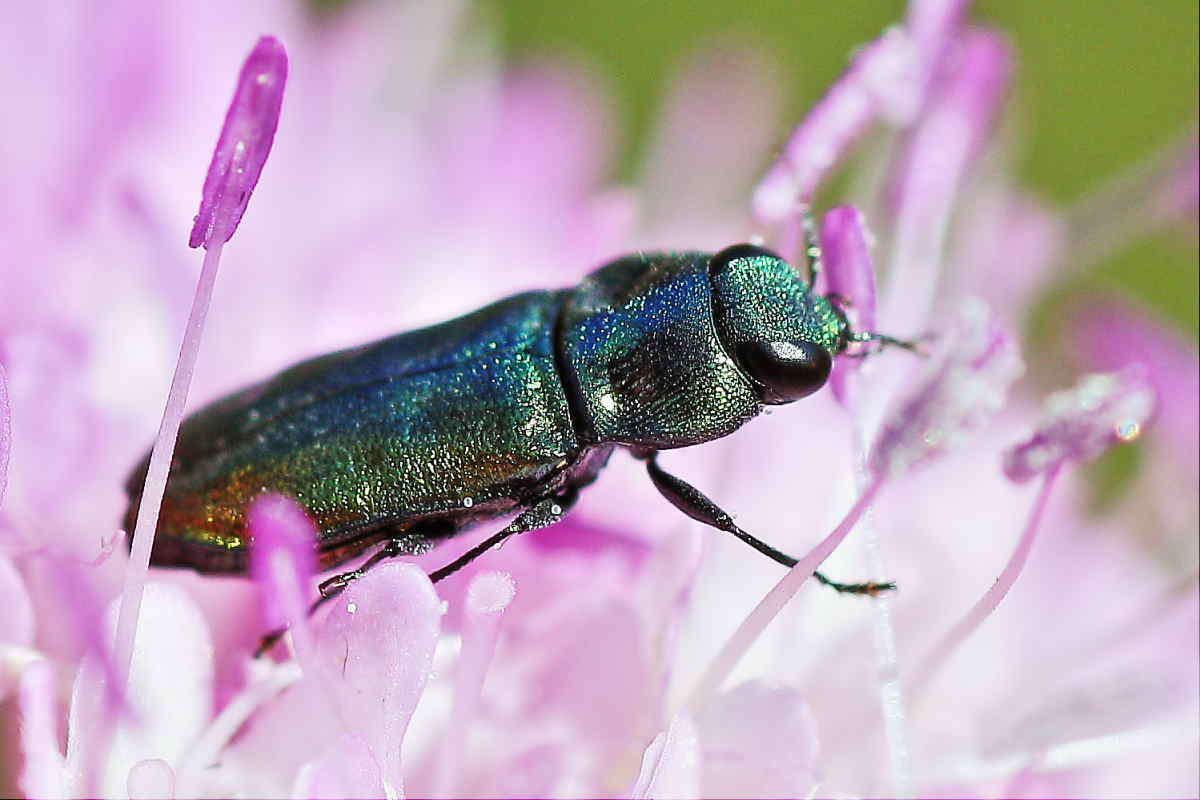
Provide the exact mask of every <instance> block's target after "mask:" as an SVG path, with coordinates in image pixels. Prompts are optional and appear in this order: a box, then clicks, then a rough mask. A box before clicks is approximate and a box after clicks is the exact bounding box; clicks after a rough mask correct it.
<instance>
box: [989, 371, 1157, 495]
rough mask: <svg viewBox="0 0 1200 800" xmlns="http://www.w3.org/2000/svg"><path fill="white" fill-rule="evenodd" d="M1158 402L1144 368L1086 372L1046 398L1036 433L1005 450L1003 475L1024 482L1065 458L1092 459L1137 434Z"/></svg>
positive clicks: (1138, 434) (1079, 460) (1073, 459)
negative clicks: (1077, 380)
mask: <svg viewBox="0 0 1200 800" xmlns="http://www.w3.org/2000/svg"><path fill="white" fill-rule="evenodd" d="M1154 404H1155V398H1154V390H1153V389H1152V388H1151V387H1150V384H1149V383H1148V382H1147V381H1146V379H1145V377H1143V375H1142V374H1141V370H1138V369H1133V368H1131V369H1127V370H1125V371H1123V372H1117V373H1107V374H1092V375H1085V376H1084V377H1083V378H1082V379H1081V380H1080V381H1079V383H1078V384H1076V385H1075V386H1074V387H1072V388H1071V389H1067V390H1064V391H1061V392H1055V393H1054V394H1052V395H1050V397H1049V398H1047V400H1046V406H1045V411H1044V414H1043V417H1042V421H1041V423H1040V424H1039V425H1038V427H1037V429H1036V430H1035V431H1034V432H1033V434H1032V436H1030V437H1029V438H1028V439H1027V440H1025V441H1024V442H1021V443H1020V444H1018V445H1016V446H1014V447H1013V448H1012V449H1010V450H1009V451H1008V452H1007V453H1005V455H1004V473H1005V474H1006V475H1007V476H1008V477H1009V479H1011V480H1013V481H1017V482H1019V483H1020V482H1024V481H1028V480H1030V479H1032V478H1034V477H1035V476H1037V475H1039V474H1042V473H1044V472H1046V471H1048V470H1050V469H1052V468H1054V467H1056V466H1058V465H1060V464H1062V463H1064V462H1066V461H1076V462H1084V461H1091V460H1092V459H1094V458H1097V457H1098V456H1100V455H1101V454H1102V453H1103V452H1104V451H1105V450H1107V449H1108V448H1110V447H1112V446H1113V445H1116V444H1120V443H1122V442H1131V441H1133V440H1134V439H1136V438H1138V436H1140V435H1141V432H1142V431H1143V430H1144V429H1145V426H1146V421H1147V420H1148V419H1149V418H1150V415H1151V414H1152V413H1153V411H1154Z"/></svg>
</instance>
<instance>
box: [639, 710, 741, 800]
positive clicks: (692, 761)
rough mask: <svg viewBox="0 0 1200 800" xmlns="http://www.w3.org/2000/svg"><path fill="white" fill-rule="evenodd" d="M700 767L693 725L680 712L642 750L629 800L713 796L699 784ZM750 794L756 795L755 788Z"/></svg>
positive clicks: (684, 713)
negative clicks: (639, 764)
mask: <svg viewBox="0 0 1200 800" xmlns="http://www.w3.org/2000/svg"><path fill="white" fill-rule="evenodd" d="M702 764H703V759H702V755H701V752H700V742H699V740H698V738H697V735H696V724H695V723H694V722H693V721H692V718H691V716H689V715H688V714H687V712H683V713H681V714H679V715H678V716H676V717H675V718H674V719H673V720H671V725H670V727H668V728H667V729H666V731H664V732H663V733H660V734H658V735H657V736H655V737H654V741H652V742H651V743H650V746H649V747H647V748H646V752H645V753H644V754H643V755H642V769H641V772H640V773H639V774H638V778H637V781H636V782H635V783H634V786H633V789H632V791H631V792H630V797H632V798H634V800H651V799H652V798H654V799H657V798H663V799H664V800H665V799H666V798H681V799H683V798H693V797H716V796H718V795H714V794H712V793H710V792H709V791H708V787H707V786H706V785H704V784H702V782H701V766H702ZM702 787H703V788H702ZM754 794H755V795H756V796H757V795H758V790H757V789H756V790H755V792H754Z"/></svg>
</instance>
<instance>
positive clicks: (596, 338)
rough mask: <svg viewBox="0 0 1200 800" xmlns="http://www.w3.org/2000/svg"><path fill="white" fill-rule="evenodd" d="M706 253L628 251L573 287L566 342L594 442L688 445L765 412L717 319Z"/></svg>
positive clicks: (661, 446)
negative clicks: (720, 332)
mask: <svg viewBox="0 0 1200 800" xmlns="http://www.w3.org/2000/svg"><path fill="white" fill-rule="evenodd" d="M709 258H710V254H708V253H680V254H677V255H670V256H663V255H657V256H630V257H628V258H623V259H621V260H619V261H615V262H613V263H611V264H609V265H608V266H606V267H604V268H602V269H600V270H597V271H596V272H593V273H592V274H591V275H589V276H588V277H587V278H586V279H584V281H583V283H581V284H580V286H579V288H578V289H576V290H575V293H574V294H573V295H572V297H571V300H570V301H569V302H568V304H567V309H566V311H565V313H564V320H563V325H564V333H563V345H564V348H565V349H566V354H567V361H568V362H569V363H570V365H571V367H572V368H573V369H574V371H575V380H576V381H577V382H578V385H579V390H578V395H579V396H580V397H581V398H582V402H583V405H585V406H586V414H587V422H588V424H589V425H590V426H591V430H592V435H594V436H595V438H596V439H597V440H599V441H601V442H620V443H624V444H635V445H640V446H649V447H653V448H655V449H667V448H672V447H685V446H688V445H693V444H698V443H700V442H705V441H709V440H711V439H716V438H719V437H722V436H726V435H728V434H730V433H733V432H734V431H735V430H737V429H738V428H739V427H741V426H742V425H743V424H744V423H745V422H747V421H748V420H750V419H751V418H753V417H754V416H755V415H756V414H757V413H758V412H759V410H760V406H759V401H758V393H757V392H756V390H755V388H754V386H753V385H752V384H751V383H750V381H749V379H747V378H746V376H745V375H744V374H742V372H741V370H740V369H739V368H738V367H737V365H736V364H734V362H733V359H732V358H730V356H729V354H728V353H727V352H726V351H725V349H724V347H722V345H721V340H720V337H719V336H718V335H717V330H716V328H715V326H714V324H713V309H712V288H711V286H710V285H709V282H708V261H709Z"/></svg>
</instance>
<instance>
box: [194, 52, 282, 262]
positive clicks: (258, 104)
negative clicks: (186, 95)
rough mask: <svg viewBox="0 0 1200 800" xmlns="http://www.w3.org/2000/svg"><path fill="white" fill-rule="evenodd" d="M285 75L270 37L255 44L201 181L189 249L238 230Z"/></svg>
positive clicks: (274, 123) (218, 240) (276, 115)
mask: <svg viewBox="0 0 1200 800" xmlns="http://www.w3.org/2000/svg"><path fill="white" fill-rule="evenodd" d="M287 71H288V62H287V53H286V52H285V51H284V49H283V45H282V44H280V43H279V41H278V40H277V39H275V38H274V37H271V36H264V37H262V38H261V39H259V40H258V43H257V44H256V45H255V46H254V49H253V50H252V51H251V52H250V55H249V56H247V57H246V61H245V63H243V64H242V71H241V73H240V74H239V75H238V85H237V90H236V91H235V93H234V95H233V101H232V102H231V103H230V104H229V111H227V112H226V114H225V124H224V126H222V128H221V136H220V137H219V138H218V139H217V146H216V148H215V149H214V150H213V157H212V162H211V163H210V164H209V166H208V175H207V176H206V177H205V179H204V191H203V194H202V199H201V201H200V211H199V213H198V214H197V215H196V222H195V224H194V225H193V226H192V233H191V237H190V238H189V239H188V244H189V245H190V246H191V247H201V246H204V247H211V246H212V245H214V244H223V243H225V242H227V241H229V238H230V237H231V236H233V232H234V231H236V230H237V226H238V223H239V222H241V220H242V214H243V213H245V211H246V205H247V204H248V203H249V202H250V194H251V193H252V192H253V191H254V186H255V184H257V183H258V176H259V175H260V174H261V173H262V168H263V165H264V164H266V163H267V155H268V154H269V153H270V152H271V143H272V142H273V141H274V139H275V129H276V127H277V126H278V125H279V110H280V108H281V107H282V105H283V88H284V84H285V83H287Z"/></svg>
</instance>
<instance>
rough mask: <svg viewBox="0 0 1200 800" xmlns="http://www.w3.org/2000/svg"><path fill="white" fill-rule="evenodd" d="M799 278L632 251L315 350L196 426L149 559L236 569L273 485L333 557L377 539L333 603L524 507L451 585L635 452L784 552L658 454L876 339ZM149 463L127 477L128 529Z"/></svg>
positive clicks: (713, 514)
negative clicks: (464, 307) (587, 271)
mask: <svg viewBox="0 0 1200 800" xmlns="http://www.w3.org/2000/svg"><path fill="white" fill-rule="evenodd" d="M814 252H815V250H814ZM811 272H812V274H813V275H815V272H816V266H815V261H814V265H813V268H812V270H811ZM813 275H810V276H809V277H810V279H811V277H812V276H813ZM809 286H810V285H809V282H807V281H806V280H805V279H804V278H803V277H802V276H801V275H800V273H798V272H797V271H796V270H795V269H794V268H793V267H792V266H791V265H790V264H788V263H787V262H786V261H784V260H783V259H782V258H780V257H779V256H777V255H775V254H774V253H771V252H769V251H767V250H764V249H761V248H758V247H754V246H751V245H736V246H734V247H730V248H727V249H725V250H722V251H721V252H719V253H716V254H709V253H700V252H687V253H657V254H644V255H636V256H629V257H626V258H622V259H620V260H617V261H614V262H612V263H610V264H607V265H606V266H603V267H601V268H600V269H598V270H596V271H595V272H593V273H592V274H591V275H589V276H588V277H587V278H585V279H584V280H583V282H582V283H581V284H580V285H579V286H577V287H576V288H574V289H567V290H560V291H540V292H528V293H525V294H520V295H516V296H514V297H510V298H507V299H505V300H501V301H499V302H497V303H495V304H493V305H490V306H487V307H486V308H483V309H480V310H479V311H476V312H474V313H472V314H468V315H466V316H464V317H460V318H458V319H455V320H451V321H449V322H445V323H442V324H440V325H435V326H433V327H429V328H425V329H422V330H418V331H413V332H410V333H404V334H400V335H398V336H393V337H391V338H388V339H384V340H382V341H379V342H375V343H373V344H368V345H364V346H362V347H358V348H354V349H350V350H344V351H341V352H338V353H333V354H331V355H327V356H322V357H320V358H315V359H312V360H310V361H305V362H303V363H301V364H298V365H296V366H294V367H292V368H290V369H288V370H286V371H284V372H282V373H280V374H279V375H277V376H276V377H274V378H272V379H270V380H268V381H266V382H265V383H261V384H258V385H256V386H252V387H250V388H247V389H244V390H242V391H240V392H237V393H235V394H233V395H230V396H229V397H226V398H224V399H222V400H219V401H217V402H215V403H213V404H212V405H210V406H208V407H207V408H204V409H202V410H201V411H199V412H197V413H196V414H194V415H193V416H191V417H190V418H189V419H187V420H186V421H185V422H184V424H183V427H182V429H181V431H180V435H179V443H178V446H177V448H176V451H175V457H174V461H173V463H172V465H171V471H170V477H169V481H168V484H167V489H166V496H165V499H164V501H163V506H162V514H161V519H160V521H159V524H158V533H157V538H156V539H155V545H154V552H153V562H154V563H156V564H161V565H174V566H185V567H191V568H193V569H196V570H199V571H201V572H217V573H238V572H244V571H245V570H246V568H247V560H248V559H247V553H248V549H249V547H250V546H251V544H252V542H251V540H250V538H249V536H248V533H247V530H246V508H247V505H248V504H249V503H250V501H251V500H252V499H253V498H254V497H255V496H257V495H259V494H261V493H264V492H280V493H283V494H286V495H289V496H291V497H293V498H295V499H296V500H297V501H298V502H299V503H300V504H301V505H302V506H303V507H304V508H305V509H306V510H307V512H308V514H309V515H310V517H311V518H312V520H313V521H314V522H315V524H316V526H317V529H318V530H319V532H320V536H319V539H318V541H317V543H316V546H317V548H318V553H319V563H320V565H321V567H322V568H329V567H333V566H335V565H337V564H340V563H342V562H344V561H347V560H348V559H350V558H352V557H354V556H356V555H358V554H361V553H363V552H364V551H366V550H367V549H369V548H371V547H372V546H375V545H379V544H382V547H381V548H380V550H379V551H378V552H377V553H376V554H374V555H373V556H372V557H371V558H370V559H368V560H367V561H366V562H365V563H364V565H363V566H361V567H359V568H358V569H357V570H354V571H352V572H347V573H344V574H342V575H339V576H337V577H335V578H333V579H330V580H329V581H326V583H325V584H323V586H322V595H323V597H324V598H325V599H327V598H328V597H331V596H333V594H335V593H336V592H337V591H338V590H339V589H340V588H341V587H342V586H344V585H345V584H346V582H347V581H349V580H350V579H352V578H355V577H357V576H358V575H361V574H362V572H363V571H364V570H366V569H368V568H370V566H372V565H373V564H375V563H377V562H378V561H380V560H382V559H384V558H388V557H391V556H395V555H402V554H417V553H422V552H424V551H426V550H428V549H429V548H430V547H432V546H433V545H434V544H435V543H437V542H438V541H440V540H443V539H445V538H447V537H450V536H453V535H454V534H456V533H458V532H459V531H461V530H463V529H464V528H466V527H468V526H470V525H473V524H475V523H478V522H481V521H484V520H489V519H494V518H497V517H501V516H505V515H511V514H517V516H516V519H515V520H514V521H513V522H512V523H511V524H510V525H508V526H507V527H506V528H504V529H503V530H502V531H500V532H499V533H497V534H496V535H494V536H492V537H491V538H489V539H487V540H486V541H484V542H483V543H482V544H480V545H479V546H478V547H476V548H473V549H472V550H470V551H469V552H467V553H466V554H465V555H463V556H462V557H461V558H459V559H458V560H456V561H454V562H453V563H451V564H449V565H447V566H446V567H444V568H443V569H441V570H438V571H437V572H435V573H433V575H432V576H431V577H432V578H433V579H434V580H439V579H441V578H443V577H445V576H446V575H448V574H450V573H451V572H453V571H454V570H456V569H458V568H459V567H461V566H463V565H464V564H466V563H468V562H469V561H470V560H472V559H473V558H475V557H476V556H477V555H479V554H480V553H483V552H485V551H486V550H487V549H488V548H490V547H492V546H494V545H495V544H496V543H498V542H499V541H502V540H503V539H505V538H507V537H508V536H512V535H514V534H517V533H522V532H525V531H531V530H535V529H538V528H542V527H545V526H547V525H550V524H552V523H554V522H556V521H558V520H559V519H560V518H561V517H562V515H563V514H564V513H566V511H567V510H568V509H569V508H570V506H571V505H572V503H573V502H574V500H575V498H576V495H577V493H578V491H579V489H581V488H582V487H584V486H587V485H588V484H589V483H591V482H592V481H594V480H595V478H596V476H597V474H598V472H599V471H600V470H601V468H602V467H603V466H604V465H605V463H606V462H607V460H608V458H609V455H610V454H611V453H612V451H613V449H614V448H615V447H618V446H625V447H628V448H630V449H631V450H632V451H633V452H634V454H635V455H637V456H638V457H640V458H642V459H644V460H645V461H646V464H647V469H648V471H649V475H650V478H651V479H652V480H653V482H654V484H655V486H656V487H657V488H658V490H659V491H660V492H661V493H662V494H663V495H664V496H665V497H666V498H667V499H668V500H670V501H671V502H672V503H673V504H674V505H675V506H677V507H678V508H679V509H680V510H682V511H683V512H684V513H686V514H688V515H689V516H691V517H693V518H695V519H697V520H700V521H701V522H704V523H706V524H708V525H711V526H713V527H716V528H719V529H721V530H724V531H728V532H730V533H733V534H734V535H736V536H738V537H739V538H741V539H742V540H743V541H745V542H747V543H748V544H750V545H752V546H753V547H755V548H756V549H758V550H759V551H761V552H763V553H765V554H766V555H768V556H770V557H771V558H773V559H775V560H776V561H779V562H780V563H783V564H787V565H791V564H794V563H795V561H794V559H792V558H790V557H789V556H786V555H784V554H783V553H780V552H779V551H777V550H775V549H774V548H771V547H770V546H769V545H767V544H765V543H763V542H761V541H760V540H758V539H756V538H754V537H753V536H751V535H749V534H748V533H746V532H745V531H742V530H741V529H740V528H738V527H737V526H736V525H734V524H733V522H732V520H731V519H730V517H729V515H728V514H726V513H725V512H723V511H722V510H721V509H720V508H718V507H717V506H716V505H715V504H714V503H712V501H710V500H709V499H708V498H706V497H705V496H704V495H703V494H701V493H700V492H699V491H697V490H696V489H695V488H693V487H692V486H690V485H689V484H687V483H685V482H683V481H682V480H680V479H678V478H676V477H674V476H672V475H670V474H668V473H666V472H665V471H664V470H663V469H662V468H661V467H660V466H659V465H658V464H657V463H656V461H655V455H656V453H657V452H658V451H659V450H664V449H669V448H676V447H687V446H689V445H694V444H699V443H701V442H707V441H710V440H713V439H718V438H720V437H722V436H727V435H729V434H731V433H733V432H734V431H736V430H737V429H738V428H740V427H741V426H742V425H744V424H745V423H746V422H748V421H749V420H751V419H753V418H754V417H755V416H756V415H757V414H758V413H759V412H760V411H761V410H762V409H763V407H764V406H765V405H776V404H782V403H790V402H792V401H794V400H797V399H799V398H801V397H804V396H806V395H809V394H811V393H812V392H814V391H816V390H817V389H819V388H820V387H821V386H822V385H823V384H824V383H825V381H826V379H827V378H828V376H829V373H830V369H831V367H832V364H833V359H834V357H835V356H837V355H838V354H839V353H842V352H843V351H844V350H845V349H846V347H847V346H848V345H849V344H850V343H851V342H854V341H866V340H868V339H871V338H882V337H873V336H871V335H857V336H856V335H855V334H853V333H852V332H851V331H850V329H849V326H848V325H847V322H846V318H845V315H844V314H843V313H842V311H841V310H840V309H839V308H838V307H837V306H836V305H835V304H834V303H833V302H831V300H830V299H829V298H826V297H823V296H821V295H818V294H815V293H813V292H812V291H810V288H809ZM147 463H148V459H147V461H145V462H143V463H142V465H141V466H140V467H139V468H138V469H136V470H135V471H134V473H133V475H132V476H131V477H130V480H129V483H128V490H129V497H130V504H129V510H128V512H127V515H126V520H125V525H126V529H127V530H132V529H133V526H134V522H135V519H136V513H137V506H138V500H139V497H140V494H141V489H142V485H143V482H144V480H145V473H146V464H147ZM821 579H822V580H824V578H823V577H822V578H821ZM826 582H827V583H830V584H831V585H833V586H834V588H838V589H840V590H843V591H851V592H858V593H875V592H877V591H880V590H883V589H887V588H890V584H873V583H867V584H851V585H843V584H833V583H832V582H829V581H826ZM319 602H320V601H318V603H319Z"/></svg>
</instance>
